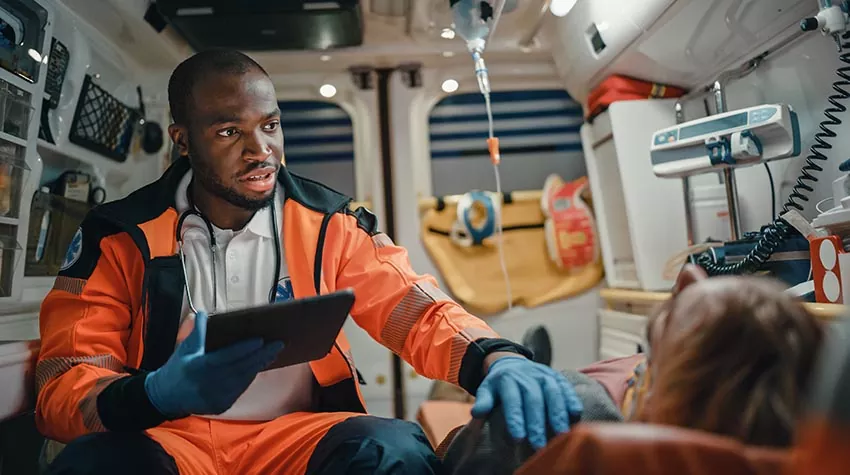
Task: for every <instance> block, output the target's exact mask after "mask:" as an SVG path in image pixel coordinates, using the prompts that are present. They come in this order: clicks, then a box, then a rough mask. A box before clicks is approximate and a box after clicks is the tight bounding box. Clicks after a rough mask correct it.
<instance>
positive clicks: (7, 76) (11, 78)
mask: <svg viewBox="0 0 850 475" xmlns="http://www.w3.org/2000/svg"><path fill="white" fill-rule="evenodd" d="M48 44H49V43H48ZM0 79H2V80H4V81H6V82H8V83H9V84H11V85H13V86H15V87H18V88H21V89H23V90H24V91H26V92H28V93H30V94H32V95H33V97H35V95H36V93H35V92H36V90H37V87H36V86H37V85H38V84H37V83H36V84H33V83H31V82H28V81H26V80H24V79H23V78H21V77H20V76H18V75H17V74H14V73H12V72H10V71H8V70H6V69H3V68H0Z"/></svg>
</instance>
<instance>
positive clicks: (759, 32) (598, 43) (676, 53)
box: [553, 0, 817, 100]
mask: <svg viewBox="0 0 850 475" xmlns="http://www.w3.org/2000/svg"><path fill="white" fill-rule="evenodd" d="M816 11H817V4H816V2H814V1H808V0H643V1H640V2H635V1H633V0H579V2H578V4H577V5H576V7H575V8H574V9H573V11H571V12H570V13H569V14H568V15H566V16H565V17H564V18H561V19H558V20H557V22H556V23H557V25H556V33H555V38H556V39H557V41H558V42H559V43H560V44H561V47H560V48H553V54H554V56H555V61H556V64H557V65H558V68H559V71H560V72H561V74H562V76H563V77H564V79H565V82H566V84H567V89H568V90H569V91H570V93H571V94H572V95H573V96H574V97H577V98H580V99H582V100H584V99H585V98H586V97H587V94H588V92H589V91H590V90H591V89H592V88H593V87H595V86H596V85H598V84H599V83H600V82H601V81H602V80H603V79H605V78H606V77H608V76H609V75H611V74H613V73H620V74H626V75H629V76H633V77H638V78H642V79H647V80H653V81H659V82H665V83H668V84H673V85H678V86H684V87H696V86H701V85H703V84H706V83H707V82H710V81H712V80H713V79H714V78H716V76H717V75H718V74H719V73H720V72H722V71H724V70H726V69H729V68H732V67H736V66H739V65H740V64H741V63H743V62H744V61H747V60H748V59H751V58H752V57H754V56H757V55H758V54H760V53H761V52H763V51H765V50H766V49H767V48H769V47H770V46H771V45H772V44H774V43H777V42H779V41H781V40H783V39H785V38H787V37H789V36H791V35H793V34H796V33H797V32H799V26H798V25H799V21H800V19H802V18H804V17H806V16H810V15H811V14H813V13H814V12H816Z"/></svg>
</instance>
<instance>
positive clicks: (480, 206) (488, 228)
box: [450, 190, 500, 247]
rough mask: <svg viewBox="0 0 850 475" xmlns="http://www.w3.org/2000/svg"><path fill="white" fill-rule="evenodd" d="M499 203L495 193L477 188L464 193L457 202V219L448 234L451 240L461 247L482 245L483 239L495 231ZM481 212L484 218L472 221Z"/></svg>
mask: <svg viewBox="0 0 850 475" xmlns="http://www.w3.org/2000/svg"><path fill="white" fill-rule="evenodd" d="M499 204H500V202H499V200H498V199H497V197H496V196H495V193H489V192H486V191H477V190H475V191H470V192H469V193H465V194H464V195H463V196H462V197H461V198H460V200H459V201H458V203H457V220H456V221H455V222H454V225H453V226H452V231H451V234H450V237H451V239H452V241H453V242H454V243H455V244H458V245H460V246H463V247H471V246H480V245H482V244H483V243H484V240H485V239H487V238H488V237H490V236H492V235H493V234H494V233H495V232H496V213H498V212H500V206H499ZM482 212H483V214H484V220H483V221H481V222H479V223H475V222H473V221H474V220H475V217H476V216H475V215H476V214H478V213H482Z"/></svg>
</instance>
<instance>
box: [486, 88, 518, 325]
mask: <svg viewBox="0 0 850 475" xmlns="http://www.w3.org/2000/svg"><path fill="white" fill-rule="evenodd" d="M482 92H483V91H482ZM484 105H485V107H486V108H487V125H488V129H489V135H488V137H489V139H488V141H487V142H488V145H489V146H490V161H491V162H492V163H493V171H494V172H495V174H496V194H497V195H498V196H499V199H500V200H503V199H504V195H503V194H502V178H501V176H500V174H499V160H500V157H499V150H498V143H499V142H498V139H496V137H495V135H494V134H493V106H492V104H491V103H490V94H489V93H488V92H484ZM494 144H495V145H494ZM502 208H504V202H503V203H502V206H500V207H499V212H498V213H496V234H497V235H498V248H499V264H500V265H501V267H502V275H503V276H504V277H505V291H506V292H507V294H508V311H510V310H511V309H513V293H512V292H511V278H510V276H509V275H508V265H507V263H506V262H505V249H504V230H503V229H502V212H501V210H502Z"/></svg>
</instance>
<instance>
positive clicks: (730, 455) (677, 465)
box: [516, 423, 791, 475]
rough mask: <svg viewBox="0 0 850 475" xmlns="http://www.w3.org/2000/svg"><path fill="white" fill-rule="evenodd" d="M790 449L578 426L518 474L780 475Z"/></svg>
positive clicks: (663, 429) (671, 432)
mask: <svg viewBox="0 0 850 475" xmlns="http://www.w3.org/2000/svg"><path fill="white" fill-rule="evenodd" d="M790 460H791V456H790V452H789V451H785V450H775V449H764V448H756V447H749V446H745V445H743V444H740V443H738V442H737V441H735V440H732V439H730V438H727V437H721V436H718V435H715V434H709V433H707V432H700V431H695V430H689V429H682V428H678V427H669V426H659V425H650V424H637V423H627V424H601V423H600V424H595V423H590V424H578V425H577V426H576V427H574V428H573V430H572V431H570V432H569V433H567V434H563V435H561V436H559V437H557V438H556V439H554V440H553V441H551V442H550V443H549V445H547V446H546V447H545V448H544V449H543V450H541V451H539V452H537V453H536V454H535V455H534V456H533V457H532V458H531V459H529V460H528V461H527V462H526V463H525V464H523V466H522V467H520V469H519V470H517V471H516V475H532V474H533V475H567V474H570V475H573V474H584V473H588V474H590V473H592V474H594V475H623V474H628V475H674V474H675V475H717V474H723V475H768V474H770V475H774V474H775V475H780V474H782V473H783V470H784V469H785V468H786V467H787V466H788V465H789V463H790Z"/></svg>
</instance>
